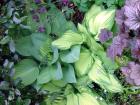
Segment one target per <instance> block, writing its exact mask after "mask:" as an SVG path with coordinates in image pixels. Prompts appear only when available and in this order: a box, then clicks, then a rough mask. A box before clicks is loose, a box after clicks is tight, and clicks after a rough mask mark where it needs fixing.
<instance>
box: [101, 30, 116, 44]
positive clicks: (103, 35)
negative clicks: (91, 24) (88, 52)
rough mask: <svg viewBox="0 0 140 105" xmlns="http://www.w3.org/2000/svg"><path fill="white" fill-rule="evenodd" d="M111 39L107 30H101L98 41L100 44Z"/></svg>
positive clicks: (110, 34)
mask: <svg viewBox="0 0 140 105" xmlns="http://www.w3.org/2000/svg"><path fill="white" fill-rule="evenodd" d="M112 37H113V33H112V32H111V31H109V30H107V29H101V32H100V35H99V40H100V42H101V43H104V42H106V41H108V40H109V39H110V38H112Z"/></svg>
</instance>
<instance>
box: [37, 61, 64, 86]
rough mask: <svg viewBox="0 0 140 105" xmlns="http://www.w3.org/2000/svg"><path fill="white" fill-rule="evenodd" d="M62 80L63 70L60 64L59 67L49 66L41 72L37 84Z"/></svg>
mask: <svg viewBox="0 0 140 105" xmlns="http://www.w3.org/2000/svg"><path fill="white" fill-rule="evenodd" d="M62 78H63V74H62V69H61V65H60V63H59V62H58V63H57V65H51V66H48V67H46V68H45V69H43V70H42V71H41V72H40V74H39V76H38V78H37V84H43V83H48V82H49V81H51V80H60V79H62Z"/></svg>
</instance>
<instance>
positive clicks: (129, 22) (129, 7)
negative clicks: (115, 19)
mask: <svg viewBox="0 0 140 105" xmlns="http://www.w3.org/2000/svg"><path fill="white" fill-rule="evenodd" d="M124 9H125V10H124V14H125V16H126V20H125V25H126V26H128V27H129V28H130V29H132V30H137V29H139V28H140V1H139V0H133V1H132V0H127V1H126V5H125V6H124Z"/></svg>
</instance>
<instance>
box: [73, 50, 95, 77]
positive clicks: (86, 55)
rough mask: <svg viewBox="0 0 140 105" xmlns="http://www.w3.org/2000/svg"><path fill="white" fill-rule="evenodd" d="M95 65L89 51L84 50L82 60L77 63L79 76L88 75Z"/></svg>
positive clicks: (76, 69)
mask: <svg viewBox="0 0 140 105" xmlns="http://www.w3.org/2000/svg"><path fill="white" fill-rule="evenodd" d="M92 65H93V58H92V56H91V52H90V51H89V50H86V49H85V50H84V51H82V52H81V53H80V58H79V60H78V61H76V62H75V71H76V74H77V76H83V75H86V74H87V73H88V71H89V70H90V68H91V66H92Z"/></svg>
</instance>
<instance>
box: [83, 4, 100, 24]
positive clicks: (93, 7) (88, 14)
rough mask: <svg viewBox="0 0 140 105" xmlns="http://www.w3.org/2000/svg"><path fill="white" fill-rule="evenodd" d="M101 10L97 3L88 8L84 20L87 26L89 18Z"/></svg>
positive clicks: (89, 21) (93, 17)
mask: <svg viewBox="0 0 140 105" xmlns="http://www.w3.org/2000/svg"><path fill="white" fill-rule="evenodd" d="M99 12H101V7H100V6H97V5H93V6H92V7H91V8H90V10H89V11H88V12H87V13H86V15H85V18H84V22H85V23H86V25H87V26H89V24H90V23H91V19H92V20H94V19H95V17H96V16H97V14H98V13H99Z"/></svg>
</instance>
